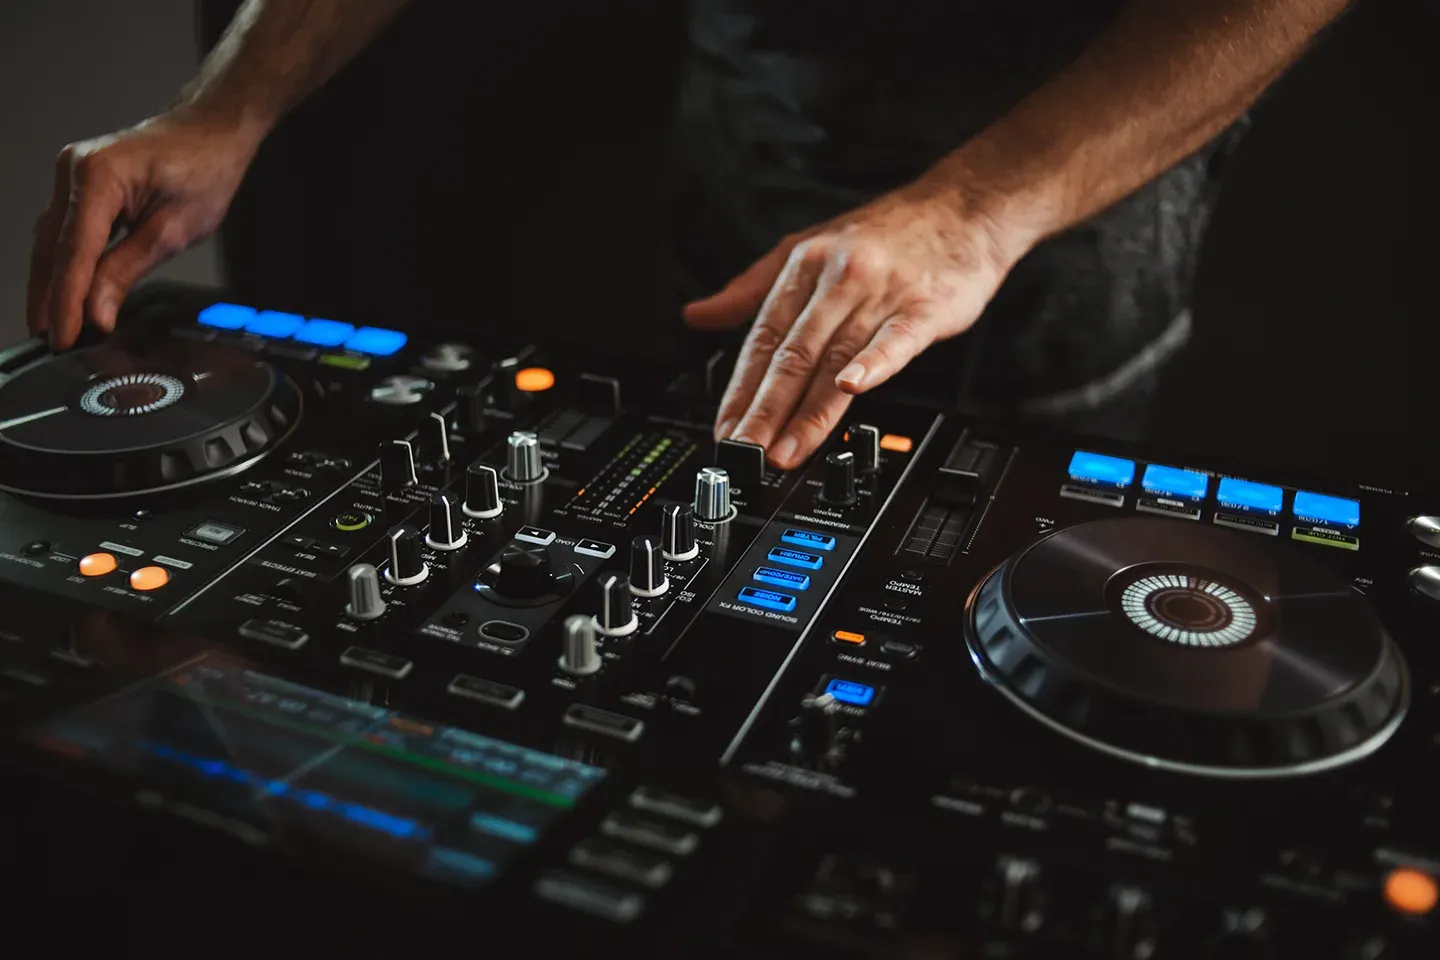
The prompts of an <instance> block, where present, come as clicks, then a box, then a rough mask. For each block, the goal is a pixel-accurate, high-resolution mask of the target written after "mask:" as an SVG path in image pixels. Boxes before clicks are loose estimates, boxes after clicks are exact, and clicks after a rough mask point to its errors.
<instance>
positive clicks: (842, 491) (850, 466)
mask: <svg viewBox="0 0 1440 960" xmlns="http://www.w3.org/2000/svg"><path fill="white" fill-rule="evenodd" d="M820 499H821V500H824V501H825V502H826V503H833V504H836V505H839V506H844V505H846V504H851V503H854V502H855V454H853V453H851V452H850V451H849V450H841V451H838V452H836V453H830V454H826V456H825V476H824V478H823V479H822V480H821V486H820Z"/></svg>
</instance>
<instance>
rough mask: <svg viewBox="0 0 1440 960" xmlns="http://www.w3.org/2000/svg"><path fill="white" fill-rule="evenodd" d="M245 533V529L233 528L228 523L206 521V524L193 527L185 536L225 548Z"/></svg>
mask: <svg viewBox="0 0 1440 960" xmlns="http://www.w3.org/2000/svg"><path fill="white" fill-rule="evenodd" d="M244 532H245V528H244V527H232V526H231V525H230V524H228V523H218V522H216V521H214V520H206V521H205V522H204V523H201V524H198V525H197V526H194V527H192V528H191V529H190V531H189V532H188V533H186V534H185V536H187V537H194V538H195V539H196V540H204V541H205V542H206V543H215V544H219V545H221V546H223V545H225V544H227V543H229V542H230V541H231V540H234V539H235V538H236V537H238V536H240V534H242V533H244Z"/></svg>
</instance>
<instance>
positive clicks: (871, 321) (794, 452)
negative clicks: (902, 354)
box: [769, 310, 880, 470]
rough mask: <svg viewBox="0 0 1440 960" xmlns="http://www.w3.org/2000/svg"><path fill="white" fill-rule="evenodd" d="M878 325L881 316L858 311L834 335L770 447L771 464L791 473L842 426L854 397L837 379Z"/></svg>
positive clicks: (866, 311) (867, 311) (867, 341)
mask: <svg viewBox="0 0 1440 960" xmlns="http://www.w3.org/2000/svg"><path fill="white" fill-rule="evenodd" d="M879 326H880V315H879V314H876V313H874V312H871V311H869V310H859V311H857V312H856V313H854V314H852V315H851V316H850V319H849V320H847V321H846V322H845V324H844V325H843V326H842V327H841V328H840V329H839V330H837V331H836V332H835V335H834V337H833V338H832V339H831V341H830V343H829V345H828V346H827V347H826V349H825V354H824V359H823V360H822V362H821V364H820V367H819V369H818V370H816V371H815V377H814V379H812V380H811V381H810V386H809V389H808V390H807V391H806V393H805V397H804V399H802V400H801V401H800V405H799V406H798V407H796V409H795V413H794V414H793V415H792V416H791V417H790V419H789V420H788V421H787V422H786V423H785V426H784V427H783V428H782V430H781V432H780V438H779V439H778V440H776V441H775V443H774V444H773V445H772V447H771V448H770V451H769V453H770V459H771V462H773V463H774V464H775V465H776V466H777V467H780V468H781V469H784V470H790V469H793V468H794V467H797V466H799V465H800V464H801V463H803V462H804V461H805V458H806V457H808V456H810V455H811V454H812V453H814V452H815V451H816V450H817V449H818V448H819V447H820V445H821V444H822V443H824V442H825V440H826V439H827V438H828V437H829V436H830V434H831V433H832V432H833V431H834V430H835V428H836V426H838V425H839V423H840V418H841V417H842V416H844V415H845V411H846V410H847V409H848V408H849V406H850V401H851V396H850V394H848V393H846V392H845V391H843V390H841V389H840V387H839V386H837V385H836V382H835V378H836V376H837V375H838V374H839V373H840V371H841V370H842V369H844V368H845V367H847V366H849V365H850V363H851V362H852V360H853V359H854V358H855V356H856V355H857V354H859V353H860V351H861V350H862V349H864V348H865V346H866V345H867V344H869V342H870V340H871V337H872V336H873V335H874V333H875V331H876V329H877V328H878V327H879Z"/></svg>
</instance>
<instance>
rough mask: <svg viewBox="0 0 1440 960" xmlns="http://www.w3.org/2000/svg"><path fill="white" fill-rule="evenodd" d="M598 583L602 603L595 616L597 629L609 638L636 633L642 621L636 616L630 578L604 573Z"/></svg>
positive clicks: (621, 574) (623, 575)
mask: <svg viewBox="0 0 1440 960" xmlns="http://www.w3.org/2000/svg"><path fill="white" fill-rule="evenodd" d="M596 582H597V583H598V584H599V585H600V603H599V612H598V613H596V614H595V629H597V630H599V631H600V632H601V633H602V634H604V635H605V636H607V637H623V636H626V635H627V634H631V633H634V632H635V630H636V629H637V628H638V627H639V626H640V620H639V618H637V617H636V616H635V597H634V596H633V595H632V594H631V593H630V578H629V577H627V576H625V574H623V573H602V574H600V579H599V580H597V581H596Z"/></svg>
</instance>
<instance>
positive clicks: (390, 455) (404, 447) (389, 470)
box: [380, 440, 416, 493]
mask: <svg viewBox="0 0 1440 960" xmlns="http://www.w3.org/2000/svg"><path fill="white" fill-rule="evenodd" d="M415 482H416V480H415V448H414V447H412V446H411V445H410V441H409V440H387V441H386V442H384V443H382V444H380V489H381V490H383V491H384V492H385V493H399V492H400V491H401V490H405V489H408V488H410V487H413V486H415Z"/></svg>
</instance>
